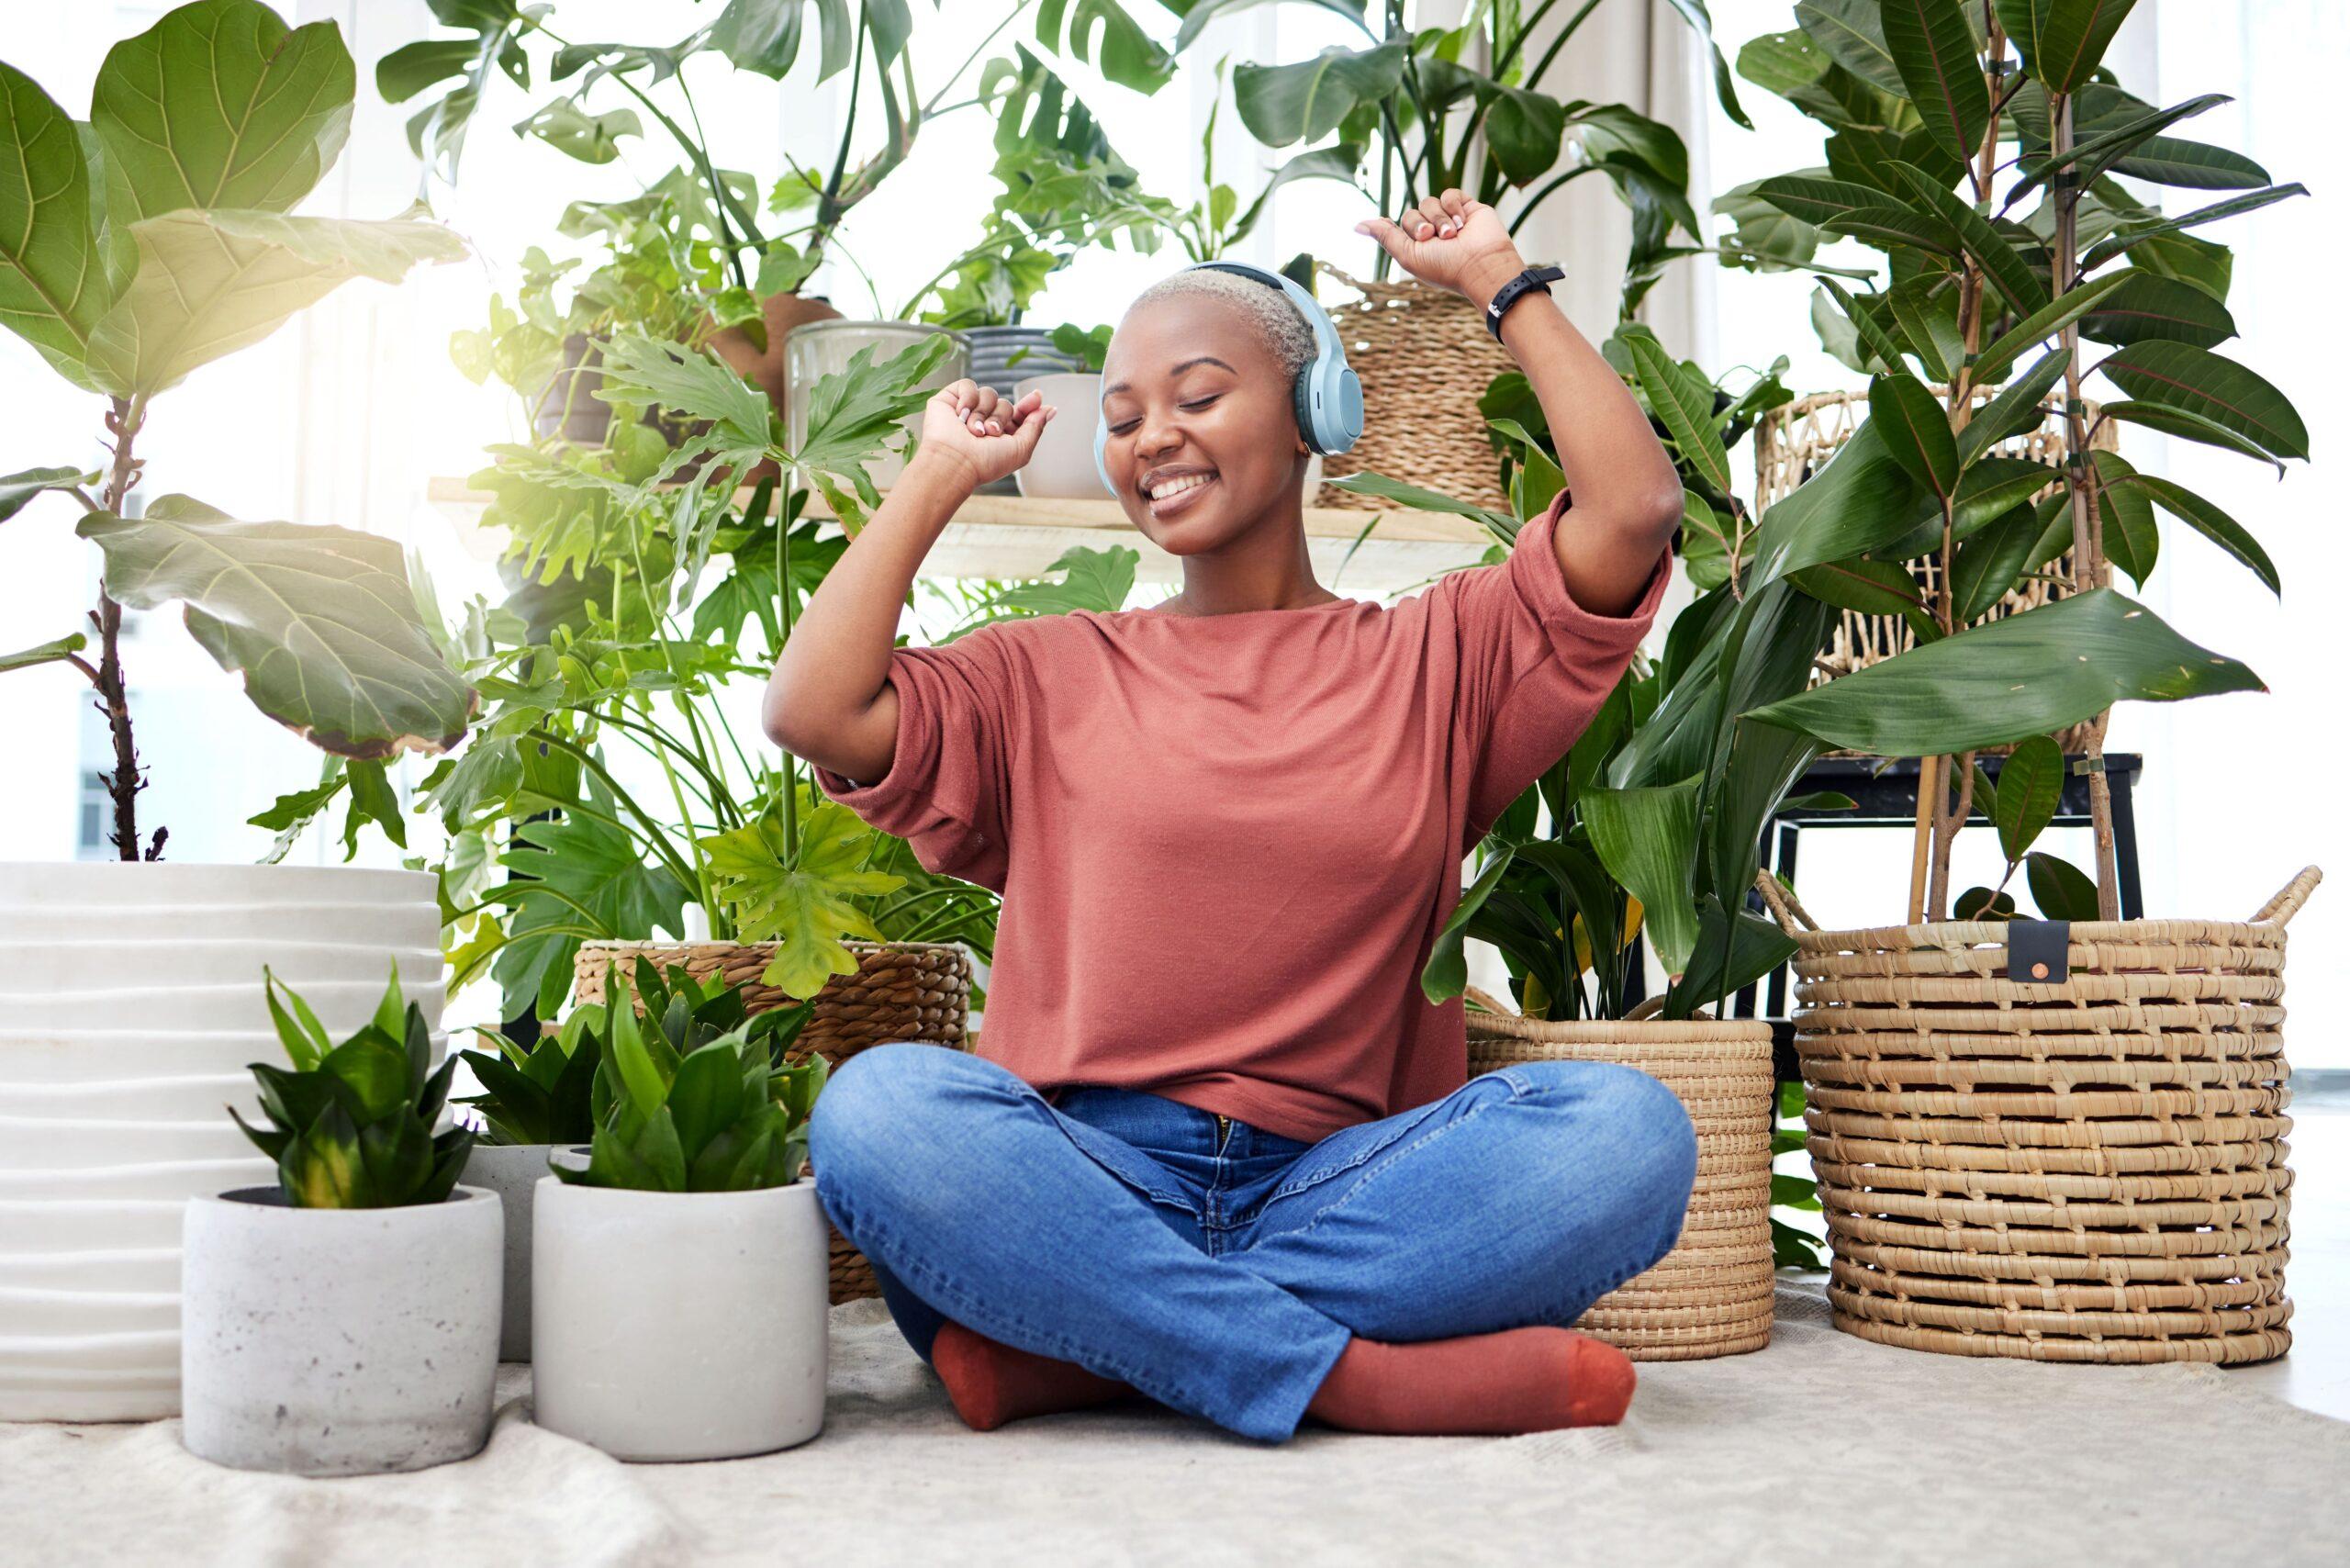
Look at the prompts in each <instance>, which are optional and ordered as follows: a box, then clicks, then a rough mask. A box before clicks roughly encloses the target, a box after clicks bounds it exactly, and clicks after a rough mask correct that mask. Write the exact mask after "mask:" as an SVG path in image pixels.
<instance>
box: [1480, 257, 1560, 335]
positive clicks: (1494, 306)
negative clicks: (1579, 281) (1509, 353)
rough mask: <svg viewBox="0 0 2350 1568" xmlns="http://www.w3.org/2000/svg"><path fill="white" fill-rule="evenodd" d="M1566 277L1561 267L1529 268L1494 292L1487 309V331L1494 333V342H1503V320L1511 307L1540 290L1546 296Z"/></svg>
mask: <svg viewBox="0 0 2350 1568" xmlns="http://www.w3.org/2000/svg"><path fill="white" fill-rule="evenodd" d="M1566 275H1567V274H1566V273H1565V271H1564V270H1563V269H1561V268H1559V267H1550V266H1543V267H1528V268H1527V269H1526V270H1525V271H1524V272H1522V273H1519V274H1517V275H1516V277H1514V278H1512V279H1510V280H1509V281H1508V282H1507V283H1505V284H1504V285H1502V286H1501V287H1500V288H1498V289H1496V290H1494V297H1493V299H1492V300H1491V302H1489V303H1488V304H1487V305H1486V307H1485V330H1487V331H1489V332H1491V333H1493V335H1494V342H1501V341H1502V318H1503V317H1504V316H1505V315H1506V314H1508V312H1509V308H1510V307H1511V306H1513V305H1516V303H1517V302H1518V301H1519V300H1521V299H1523V298H1525V297H1527V295H1529V294H1531V293H1533V292H1534V291H1535V290H1536V289H1538V288H1539V289H1540V290H1541V291H1542V292H1543V293H1545V294H1548V293H1550V286H1551V285H1552V284H1554V283H1556V282H1558V281H1559V280H1560V279H1561V278H1562V277H1564V276H1566Z"/></svg>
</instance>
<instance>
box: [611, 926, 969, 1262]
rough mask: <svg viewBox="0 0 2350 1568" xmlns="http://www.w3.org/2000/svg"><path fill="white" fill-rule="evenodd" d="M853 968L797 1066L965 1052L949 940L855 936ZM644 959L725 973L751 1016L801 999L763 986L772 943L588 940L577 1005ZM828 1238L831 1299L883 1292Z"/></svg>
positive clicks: (965, 999) (963, 1009)
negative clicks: (618, 968)
mask: <svg viewBox="0 0 2350 1568" xmlns="http://www.w3.org/2000/svg"><path fill="white" fill-rule="evenodd" d="M846 946H847V947H848V950H849V951H850V952H852V953H854V954H856V960H857V968H856V973H855V974H850V975H834V976H833V977H832V978H831V979H830V980H826V981H825V982H824V987H823V989H822V991H818V992H817V993H816V1012H815V1015H814V1016H813V1017H811V1018H810V1019H809V1020H808V1026H807V1027H806V1028H805V1029H802V1030H801V1031H800V1037H799V1039H798V1040H797V1041H795V1042H794V1043H793V1046H792V1048H791V1050H790V1052H789V1058H790V1059H791V1060H793V1061H795V1062H799V1061H805V1060H807V1059H808V1055H809V1053H810V1052H811V1051H813V1052H818V1053H821V1054H822V1056H823V1058H824V1059H825V1061H826V1062H827V1063H829V1064H830V1065H831V1066H832V1067H833V1068H834V1070H838V1069H839V1067H840V1065H841V1064H842V1063H843V1062H845V1061H846V1060H848V1058H851V1057H853V1056H855V1055H856V1053H857V1052H859V1051H861V1050H863V1049H865V1048H866V1047H867V1046H878V1045H881V1044H883V1043H884V1042H887V1041H890V1040H921V1041H926V1042H929V1043H931V1044H934V1045H941V1046H946V1047H950V1048H952V1049H955V1050H968V1049H969V1048H970V1037H969V1034H968V1027H967V1025H968V1017H969V1012H970V1002H971V960H970V957H969V955H968V954H967V953H966V952H965V951H964V950H963V949H962V948H961V947H958V946H954V945H953V944H951V943H945V942H850V943H848V944H847V945H846ZM639 957H643V958H649V959H651V960H652V961H653V964H654V967H655V968H656V969H676V968H678V967H680V966H683V967H684V969H685V970H686V972H687V973H688V974H690V975H692V976H693V977H694V978H695V979H696V980H708V979H710V978H711V976H712V975H723V976H724V977H725V978H726V979H727V980H728V981H729V982H731V983H733V984H734V985H738V986H740V987H742V989H743V995H744V1002H745V1003H746V1004H747V1005H748V1007H749V1009H750V1011H752V1012H753V1013H766V1012H769V1011H771V1010H773V1009H775V1008H778V1007H789V1006H791V1005H793V1004H794V1003H796V1002H798V1001H799V1000H800V999H799V998H797V997H794V996H790V995H788V994H787V993H785V992H784V991H780V990H778V989H777V988H776V987H774V986H771V985H767V984H766V983H765V982H763V981H762V980H760V979H759V976H760V974H761V973H762V972H764V971H765V970H766V969H767V965H768V964H769V963H770V962H771V961H773V959H774V958H775V944H774V943H772V942H691V943H687V942H590V943H587V944H584V945H583V946H581V947H580V949H579V956H578V958H576V959H575V960H574V961H573V965H572V980H573V991H574V994H575V995H576V996H577V998H578V999H579V1000H580V1001H581V1002H601V1001H603V1000H604V999H605V996H606V994H607V989H606V988H607V984H608V981H609V977H610V973H611V967H612V964H613V962H614V961H615V960H618V961H619V962H620V963H621V964H623V965H625V966H627V967H628V968H631V969H632V968H634V967H635V963H636V960H637V958H639ZM825 1228H826V1230H827V1231H828V1232H829V1234H830V1236H831V1238H832V1301H833V1304H834V1305H836V1306H837V1305H839V1304H841V1303H842V1302H845V1301H855V1300H856V1299H857V1298H858V1297H860V1296H869V1295H878V1294H880V1289H879V1287H878V1285H876V1284H875V1283H874V1282H873V1265H872V1264H871V1263H870V1262H869V1261H867V1259H866V1256H865V1254H864V1253H862V1252H859V1251H858V1250H857V1249H856V1248H855V1247H854V1246H852V1245H851V1244H850V1242H849V1239H848V1238H846V1237H845V1236H843V1235H842V1234H841V1233H840V1231H839V1230H838V1229H836V1228H834V1227H833V1226H831V1224H830V1223H829V1222H827V1224H826V1226H825Z"/></svg>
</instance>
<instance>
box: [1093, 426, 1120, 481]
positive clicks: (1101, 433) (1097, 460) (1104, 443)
mask: <svg viewBox="0 0 2350 1568" xmlns="http://www.w3.org/2000/svg"><path fill="white" fill-rule="evenodd" d="M1109 454H1110V424H1109V421H1108V420H1104V419H1102V417H1101V416H1100V415H1098V414H1097V415H1095V416H1094V419H1093V471H1094V472H1095V473H1096V474H1099V475H1101V476H1102V488H1103V489H1105V490H1107V491H1109V492H1110V494H1112V495H1113V496H1114V495H1116V494H1117V493H1118V487H1117V486H1115V485H1113V484H1112V483H1111V482H1110V456H1109Z"/></svg>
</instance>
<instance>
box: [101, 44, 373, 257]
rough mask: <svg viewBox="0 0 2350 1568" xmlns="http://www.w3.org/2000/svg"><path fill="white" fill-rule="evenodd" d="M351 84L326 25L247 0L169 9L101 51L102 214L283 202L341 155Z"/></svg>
mask: <svg viewBox="0 0 2350 1568" xmlns="http://www.w3.org/2000/svg"><path fill="white" fill-rule="evenodd" d="M199 62H200V63H199ZM356 84H357V76H356V74H355V73H354V72H353V69H352V64H351V51H350V50H346V49H345V48H343V46H342V34H341V31H340V30H339V29H338V28H336V27H335V25H334V24H333V23H332V22H312V23H310V24H309V25H308V26H307V27H300V28H291V29H289V28H287V27H286V26H285V23H284V22H283V21H281V20H280V19H279V18H278V16H277V13H276V12H274V11H272V10H271V9H270V8H269V7H268V6H263V5H259V4H257V3H256V0H197V3H196V4H195V5H192V6H180V7H179V8H178V9H177V10H175V11H173V12H170V13H169V14H168V15H166V16H165V17H163V19H162V21H159V22H157V23H156V24H155V25H154V26H153V27H151V28H148V29H147V30H146V31H145V32H143V33H140V35H139V36H138V37H137V38H132V39H124V40H123V41H122V42H120V43H118V44H117V45H115V46H114V48H113V49H111V50H107V51H106V63H105V65H103V66H102V67H100V68H99V71H98V79H97V83H96V84H95V86H94V87H93V88H92V89H91V94H90V123H91V125H92V126H93V127H94V128H95V129H96V131H97V134H98V140H99V142H100V143H101V144H102V145H103V146H104V147H105V149H106V218H107V221H108V222H109V223H112V224H131V223H136V222H137V221H138V220H139V219H140V218H158V217H161V216H162V214H164V213H167V212H177V211H179V210H181V209H182V208H184V207H201V208H219V207H254V208H259V209H261V210H263V211H268V212H285V211H288V210H290V209H291V208H292V207H293V206H294V204H295V203H296V202H298V201H300V200H301V199H302V198H303V197H304V196H308V195H309V194H310V192H311V190H312V189H313V188H314V187H315V186H316V185H318V183H319V177H320V176H321V175H323V174H325V173H326V172H327V170H328V168H329V167H330V165H332V163H333V162H334V161H335V159H336V157H337V156H339V155H340V154H341V151H342V143H343V138H344V137H345V136H346V135H347V134H348V133H349V132H350V129H351V99H352V94H353V89H354V87H355V86H356Z"/></svg>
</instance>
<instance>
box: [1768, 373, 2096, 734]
mask: <svg viewBox="0 0 2350 1568" xmlns="http://www.w3.org/2000/svg"><path fill="white" fill-rule="evenodd" d="M1933 390H1934V394H1935V396H1937V397H1942V398H1946V397H1948V396H1949V393H1950V388H1949V387H1947V386H1936V387H1934V389H1933ZM1998 391H1999V388H1997V386H1984V387H1977V388H1976V389H1975V401H1976V403H1977V404H1980V403H1983V402H1986V401H1988V400H1989V399H1990V398H1994V397H1996V396H1997V394H1998ZM2083 407H2084V408H2085V409H2087V416H2086V417H2087V420H2088V421H2089V422H2090V423H2092V424H2094V423H2096V421H2097V416H2098V405H2097V404H2095V403H2093V402H2091V403H2085V404H2084V405H2083ZM1868 411H1869V403H1868V394H1867V393H1865V392H1821V393H1816V394H1814V395H1813V396H1811V397H1808V398H1796V400H1795V401H1794V402H1792V403H1786V404H1783V405H1781V406H1780V407H1778V408H1776V409H1769V410H1767V411H1765V412H1764V413H1763V415H1762V418H1761V419H1760V420H1756V421H1755V426H1754V514H1755V515H1756V516H1757V517H1760V516H1762V513H1763V512H1764V511H1765V510H1768V509H1769V508H1770V507H1771V506H1772V505H1773V503H1774V502H1776V501H1778V500H1780V499H1781V498H1784V497H1785V496H1786V495H1787V494H1788V493H1789V492H1791V491H1793V490H1794V489H1795V488H1796V487H1797V486H1799V485H1801V484H1803V483H1804V481H1806V480H1807V479H1808V478H1810V477H1811V476H1813V475H1814V474H1817V473H1818V471H1819V470H1820V469H1822V468H1824V467H1826V466H1827V465H1828V460H1829V459H1830V458H1831V457H1833V456H1835V455H1836V453H1837V451H1838V449H1839V448H1841V446H1842V445H1843V444H1844V442H1845V441H1846V440H1847V439H1848V438H1849V437H1850V436H1851V435H1852V431H1853V430H1854V428H1855V427H1857V426H1858V425H1859V423H1860V421H1861V420H1864V419H1866V418H1867V417H1868ZM2089 448H2090V450H2091V451H2097V452H2112V451H2114V450H2116V449H2117V442H2116V438H2115V433H2114V426H2113V425H2112V423H2111V422H2108V423H2107V424H2106V425H2105V426H2104V427H2103V428H2101V429H2100V430H2098V432H2097V434H2096V435H2095V436H2093V437H2091V438H2090V441H2089ZM1986 455H1990V456H1996V457H2029V458H2031V459H2032V460H2033V461H2035V462H2039V463H2045V464H2048V465H2051V466H2053V467H2058V468H2061V467H2063V466H2064V463H2065V415H2064V409H2062V407H2061V406H2058V407H2056V408H2054V409H2053V410H2052V411H2051V412H2050V413H2048V414H2047V415H2046V416H2045V417H2044V418H2043V419H2042V422H2041V423H2040V424H2038V425H2036V426H2034V427H2032V428H2031V429H2029V430H2024V431H2018V432H2017V433H2016V434H2014V435H2011V436H2009V438H2008V439H2007V440H2005V441H2003V442H1999V443H1998V444H1997V446H1994V447H1992V448H1991V450H1990V452H1989V453H1988V454H1986ZM2054 488H2056V486H2055V485H2053V484H2052V485H2050V486H2049V487H2048V490H2053V489H2054ZM2048 490H2042V491H2041V492H2040V493H2039V494H2038V495H2035V496H2033V497H2032V500H2033V501H2034V502H2038V501H2039V500H2040V499H2041V498H2042V497H2044V496H2046V495H2047V494H2048ZM2072 569H2073V555H2072V552H2071V551H2069V550H2068V551H2066V552H2065V554H2063V555H2060V556H2058V557H2057V558H2056V560H2055V561H2053V562H2052V563H2051V564H2050V565H2049V566H2048V568H2047V573H2048V575H2049V576H2050V577H2069V576H2070V574H2071V572H2072ZM1941 571H1942V566H1941V563H1940V560H1939V558H1938V557H1936V556H1931V555H1928V556H1921V557H1919V559H1917V560H1915V561H1912V562H1910V563H1909V574H1910V576H1911V577H1914V578H1916V579H1917V583H1918V587H1919V591H1920V592H1922V593H1925V594H1927V595H1931V594H1932V593H1933V592H1934V591H1935V590H1936V588H1938V586H1939V584H1940V577H1941ZM2063 597H2065V590H2064V589H2063V588H2061V587H2060V586H2058V585H2057V584H2055V583H2053V582H2048V581H2038V582H2030V583H2026V584H2024V585H2023V586H2021V587H2020V588H2017V589H2016V590H2015V591H2014V592H2013V593H2010V594H2009V595H2008V596H2007V597H2006V598H2005V599H2001V600H2000V601H1999V602H1998V603H1997V605H1994V606H1993V607H1992V609H1991V610H1990V612H1989V615H1990V618H1991V619H1994V620H1997V619H2000V618H2002V617H2005V616H2009V615H2015V614H2020V612H2022V611H2024V610H2031V609H2034V608H2036V607H2037V606H2040V605H2042V604H2045V603H2047V602H2048V601H2049V600H2050V599H2062V598H2063ZM1917 641H1918V639H1917V636H1916V634H1915V633H1912V632H1911V631H1910V630H1909V623H1908V622H1906V621H1904V620H1902V618H1901V617H1899V616H1898V615H1863V614H1862V613H1861V612H1860V611H1858V610H1845V611H1844V612H1843V613H1842V614H1841V616H1839V617H1838V619H1837V622H1836V632H1835V635H1834V638H1833V639H1832V640H1831V641H1830V643H1829V644H1828V646H1827V648H1826V649H1824V650H1823V651H1822V652H1821V653H1820V655H1819V659H1818V672H1817V674H1816V675H1815V677H1814V678H1813V681H1812V684H1813V685H1815V686H1817V685H1818V684H1819V683H1820V682H1821V681H1823V680H1827V679H1830V678H1833V676H1836V675H1849V674H1851V673H1852V671H1854V670H1856V669H1865V668H1867V667H1868V666H1871V665H1874V664H1882V663H1884V662H1885V661H1886V659H1889V658H1892V657H1893V656H1894V655H1897V654H1904V653H1907V652H1908V651H1909V649H1911V648H1912V647H1914V646H1916V645H1917ZM2104 722H2105V720H2104V717H2103V715H2099V716H2098V718H2095V719H2091V720H2088V721H2087V722H2083V723H2079V724H2076V725H2074V726H2073V727H2072V728H2071V729H2069V730H2065V731H2064V732H2062V733H2061V734H2058V735H2057V736H2056V742H2057V745H2060V746H2061V747H2062V748H2063V749H2064V750H2065V753H2066V754H2067V755H2068V756H2069V755H2070V754H2072V753H2074V752H2077V751H2080V750H2082V749H2084V748H2085V747H2086V746H2087V745H2088V742H2089V739H2090V737H2091V735H2092V734H2102V726H2103V725H2104ZM1988 749H1989V752H1990V753H1994V754H1997V753H2004V752H2006V751H2008V750H2009V749H2011V748H2009V747H2007V746H1993V747H1990V748H1988ZM1832 755H1840V756H1849V755H1852V754H1850V753H1837V754H1832Z"/></svg>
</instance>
